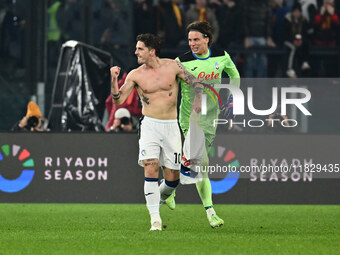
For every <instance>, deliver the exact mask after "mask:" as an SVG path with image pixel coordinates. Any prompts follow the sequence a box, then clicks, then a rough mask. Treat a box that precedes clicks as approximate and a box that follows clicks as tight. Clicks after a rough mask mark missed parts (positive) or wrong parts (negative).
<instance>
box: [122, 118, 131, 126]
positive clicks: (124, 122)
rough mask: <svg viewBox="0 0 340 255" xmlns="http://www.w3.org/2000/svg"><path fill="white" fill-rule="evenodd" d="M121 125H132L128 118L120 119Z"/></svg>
mask: <svg viewBox="0 0 340 255" xmlns="http://www.w3.org/2000/svg"><path fill="white" fill-rule="evenodd" d="M120 124H121V125H122V124H123V125H129V124H130V119H129V118H128V117H123V118H121V119H120Z"/></svg>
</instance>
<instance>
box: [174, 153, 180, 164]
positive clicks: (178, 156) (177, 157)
mask: <svg viewBox="0 0 340 255" xmlns="http://www.w3.org/2000/svg"><path fill="white" fill-rule="evenodd" d="M174 155H175V164H179V163H181V153H177V152H175V153H174Z"/></svg>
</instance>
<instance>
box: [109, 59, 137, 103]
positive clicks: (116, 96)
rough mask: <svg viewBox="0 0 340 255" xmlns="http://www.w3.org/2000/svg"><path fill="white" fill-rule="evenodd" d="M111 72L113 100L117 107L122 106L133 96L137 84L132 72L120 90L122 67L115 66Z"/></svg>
mask: <svg viewBox="0 0 340 255" xmlns="http://www.w3.org/2000/svg"><path fill="white" fill-rule="evenodd" d="M110 72H111V95H112V100H113V103H114V104H115V105H121V104H123V103H124V101H125V100H126V99H127V98H128V96H129V95H130V94H131V92H132V90H133V88H134V87H135V85H136V83H135V82H134V80H133V72H134V70H132V71H131V72H130V73H129V74H128V75H127V76H126V79H125V82H124V84H123V86H121V88H118V76H119V73H120V67H119V66H114V67H111V69H110Z"/></svg>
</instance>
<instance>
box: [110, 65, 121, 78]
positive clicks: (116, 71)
mask: <svg viewBox="0 0 340 255" xmlns="http://www.w3.org/2000/svg"><path fill="white" fill-rule="evenodd" d="M110 72H111V80H112V81H116V80H117V79H118V76H119V73H120V67H119V66H114V67H111V69H110Z"/></svg>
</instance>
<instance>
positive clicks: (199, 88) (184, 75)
mask: <svg viewBox="0 0 340 255" xmlns="http://www.w3.org/2000/svg"><path fill="white" fill-rule="evenodd" d="M176 63H177V69H178V73H177V77H178V78H180V79H181V80H183V81H184V82H186V83H187V84H189V85H190V86H191V87H193V88H194V89H195V99H194V103H193V109H194V110H195V112H197V113H199V112H200V111H201V97H202V93H203V88H204V84H203V83H202V82H200V81H199V80H198V79H197V78H195V76H193V75H192V74H191V73H189V71H188V70H187V69H186V68H185V67H184V66H183V65H182V63H180V62H178V61H176Z"/></svg>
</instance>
